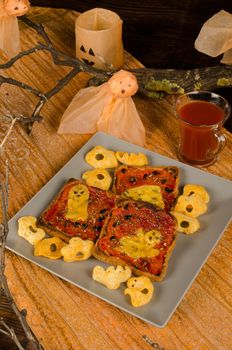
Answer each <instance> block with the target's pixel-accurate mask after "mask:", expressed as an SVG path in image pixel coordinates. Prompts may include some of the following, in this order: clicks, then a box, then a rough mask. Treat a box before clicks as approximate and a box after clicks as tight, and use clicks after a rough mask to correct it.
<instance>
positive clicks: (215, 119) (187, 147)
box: [176, 91, 231, 166]
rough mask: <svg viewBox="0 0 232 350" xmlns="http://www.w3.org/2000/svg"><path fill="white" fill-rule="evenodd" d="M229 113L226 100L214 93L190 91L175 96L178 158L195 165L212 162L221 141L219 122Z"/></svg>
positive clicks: (222, 122)
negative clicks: (178, 129)
mask: <svg viewBox="0 0 232 350" xmlns="http://www.w3.org/2000/svg"><path fill="white" fill-rule="evenodd" d="M230 113H231V108H230V105H229V103H228V102H227V101H226V100H225V99H224V98H223V97H221V96H220V95H217V94H215V93H212V92H208V91H193V92H189V93H186V94H184V95H181V96H179V97H178V99H177V101H176V116H177V118H178V120H179V127H180V144H179V157H180V159H181V160H182V161H183V162H185V163H188V164H191V165H195V166H209V165H211V164H213V163H214V162H215V161H216V160H217V158H218V155H219V153H220V151H221V150H222V149H223V147H224V145H225V141H226V137H225V135H224V134H223V132H222V126H223V124H224V123H225V121H226V119H227V118H228V117H229V116H230Z"/></svg>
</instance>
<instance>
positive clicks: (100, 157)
mask: <svg viewBox="0 0 232 350" xmlns="http://www.w3.org/2000/svg"><path fill="white" fill-rule="evenodd" d="M95 158H96V159H97V160H102V159H103V158H104V156H103V154H101V153H98V154H96V156H95Z"/></svg>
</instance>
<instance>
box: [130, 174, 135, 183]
mask: <svg viewBox="0 0 232 350" xmlns="http://www.w3.org/2000/svg"><path fill="white" fill-rule="evenodd" d="M136 181H137V180H136V178H135V177H134V176H131V177H130V179H129V182H131V183H135V182H136Z"/></svg>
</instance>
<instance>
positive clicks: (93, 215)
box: [42, 181, 116, 241]
mask: <svg viewBox="0 0 232 350" xmlns="http://www.w3.org/2000/svg"><path fill="white" fill-rule="evenodd" d="M76 184H77V182H76V181H74V182H72V183H70V184H68V185H66V186H65V188H64V190H63V191H62V192H61V194H60V195H59V198H58V199H57V200H56V201H55V202H54V203H53V204H52V205H51V206H50V208H49V209H48V210H47V211H45V213H44V214H43V215H42V218H43V219H44V220H45V221H46V222H47V223H48V224H49V225H51V226H53V227H55V228H56V229H58V230H60V231H62V232H64V233H65V234H67V235H68V236H71V237H76V236H78V237H81V238H82V239H90V240H93V241H96V240H97V238H98V236H99V234H100V231H101V229H102V226H103V224H104V221H105V218H106V216H107V214H108V212H109V211H110V209H111V208H113V207H114V205H115V200H116V197H115V196H114V195H113V194H111V193H109V192H106V191H103V190H100V189H98V188H95V187H90V186H87V188H88V190H89V203H88V219H87V220H86V221H82V220H78V221H75V222H73V221H70V220H67V219H66V218H65V213H66V208H67V200H68V194H69V191H70V190H71V188H72V187H73V186H75V185H76Z"/></svg>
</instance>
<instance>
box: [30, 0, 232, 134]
mask: <svg viewBox="0 0 232 350" xmlns="http://www.w3.org/2000/svg"><path fill="white" fill-rule="evenodd" d="M31 4H32V5H35V6H46V7H58V8H69V9H73V10H76V11H78V12H83V11H86V10H89V9H91V8H94V7H104V8H107V9H109V10H112V11H115V12H117V13H118V14H119V15H120V17H121V18H122V20H123V43H124V47H125V49H126V50H127V51H128V52H130V53H131V54H132V55H133V56H134V57H136V58H137V59H138V60H139V61H140V62H142V63H143V65H144V66H146V67H152V68H174V69H191V68H198V67H206V66H213V65H217V64H219V62H220V59H221V56H219V57H216V58H212V57H209V56H207V55H205V54H202V53H200V52H198V51H197V50H195V48H194V41H195V39H196V38H197V36H198V34H199V32H200V29H201V27H202V25H203V23H204V22H205V21H206V20H207V19H208V18H210V17H211V16H213V15H214V14H215V13H216V12H218V11H220V10H222V9H223V10H225V11H228V12H230V13H232V1H231V0H221V1H218V0H204V1H202V0H166V1H164V0H147V1H138V0H127V1H125V0H118V1H109V0H102V1H93V0H85V1H83V0H82V1H80V0H66V1H62V0H31ZM215 92H217V93H219V94H221V95H222V96H223V97H225V98H226V99H227V100H228V101H229V102H230V103H231V104H232V89H231V88H226V89H219V90H217V91H215ZM225 127H226V128H227V129H229V130H232V117H231V118H230V119H229V120H228V121H227V123H226V124H225Z"/></svg>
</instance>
